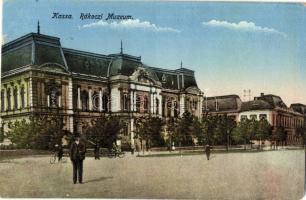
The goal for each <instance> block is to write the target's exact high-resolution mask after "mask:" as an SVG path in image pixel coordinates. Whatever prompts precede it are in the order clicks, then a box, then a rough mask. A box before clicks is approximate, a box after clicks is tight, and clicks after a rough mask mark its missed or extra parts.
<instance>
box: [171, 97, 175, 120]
mask: <svg viewBox="0 0 306 200" xmlns="http://www.w3.org/2000/svg"><path fill="white" fill-rule="evenodd" d="M174 109H175V107H174V100H171V117H174Z"/></svg>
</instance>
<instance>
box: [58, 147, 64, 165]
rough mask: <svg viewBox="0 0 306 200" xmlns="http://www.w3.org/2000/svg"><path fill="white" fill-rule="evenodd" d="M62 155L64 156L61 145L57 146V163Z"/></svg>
mask: <svg viewBox="0 0 306 200" xmlns="http://www.w3.org/2000/svg"><path fill="white" fill-rule="evenodd" d="M63 154H64V151H63V147H62V145H59V147H58V152H57V157H58V162H60V161H61V160H62V158H63Z"/></svg>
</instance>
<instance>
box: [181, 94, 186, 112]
mask: <svg viewBox="0 0 306 200" xmlns="http://www.w3.org/2000/svg"><path fill="white" fill-rule="evenodd" d="M184 112H185V94H181V95H180V116H183V114H184Z"/></svg>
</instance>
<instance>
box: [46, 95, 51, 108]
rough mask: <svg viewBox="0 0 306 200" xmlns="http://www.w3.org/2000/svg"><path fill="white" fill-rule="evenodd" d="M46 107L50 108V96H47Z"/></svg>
mask: <svg viewBox="0 0 306 200" xmlns="http://www.w3.org/2000/svg"><path fill="white" fill-rule="evenodd" d="M47 106H48V107H50V95H49V94H48V95H47Z"/></svg>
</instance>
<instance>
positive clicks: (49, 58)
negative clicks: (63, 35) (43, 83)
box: [1, 33, 67, 72]
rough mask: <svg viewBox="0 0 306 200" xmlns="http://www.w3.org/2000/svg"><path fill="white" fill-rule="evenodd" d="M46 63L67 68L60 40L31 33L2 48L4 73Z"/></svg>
mask: <svg viewBox="0 0 306 200" xmlns="http://www.w3.org/2000/svg"><path fill="white" fill-rule="evenodd" d="M45 63H56V64H59V65H61V66H64V67H65V68H66V67H67V66H66V63H65V58H64V55H63V52H62V48H61V45H60V39H59V38H57V37H51V36H47V35H42V34H37V33H29V34H27V35H25V36H22V37H20V38H18V39H16V40H13V41H11V42H8V43H6V44H4V45H3V46H2V63H1V64H2V65H1V66H2V72H7V71H10V70H14V69H16V68H20V67H24V66H27V65H30V64H31V65H38V66H39V65H42V64H45Z"/></svg>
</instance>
